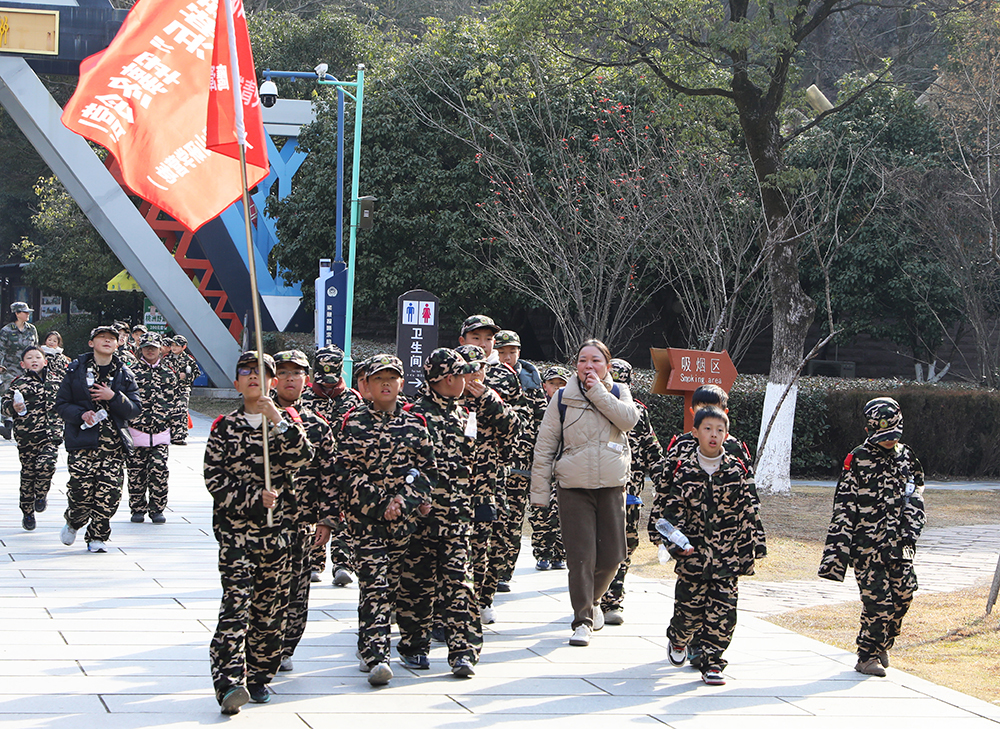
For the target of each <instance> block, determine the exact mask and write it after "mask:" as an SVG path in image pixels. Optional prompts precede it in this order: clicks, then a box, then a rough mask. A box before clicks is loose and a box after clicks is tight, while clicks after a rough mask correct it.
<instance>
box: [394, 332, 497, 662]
mask: <svg viewBox="0 0 1000 729" xmlns="http://www.w3.org/2000/svg"><path fill="white" fill-rule="evenodd" d="M471 371H472V365H470V364H468V363H466V362H465V360H464V359H462V356H461V355H460V354H459V353H458V352H456V351H455V350H453V349H447V348H444V347H442V348H439V349H435V350H434V351H433V352H431V354H430V356H429V357H428V358H427V361H426V362H424V373H425V378H426V387H425V389H424V392H423V395H422V396H420V397H419V398H418V399H417V401H416V402H415V403H414V404H413V407H412V408H411V410H410V412H412V413H414V414H417V415H420V416H422V417H423V418H424V420H425V421H426V423H427V431H428V433H429V434H430V438H431V443H432V445H433V448H434V460H435V463H436V464H437V471H438V479H437V482H436V483H434V484H432V490H431V511H430V513H429V514H428V515H427V517H425V518H424V519H422V520H421V522H420V525H419V527H418V528H417V531H416V532H415V533H414V534H413V536H412V537H410V542H409V544H408V545H407V549H406V556H405V557H404V559H403V570H402V573H401V575H400V580H399V593H398V594H397V598H396V622H397V624H398V625H399V633H400V640H399V647H398V650H399V654H400V656H401V657H402V658H403V662H404V663H406V665H408V666H409V665H412V666H414V667H420V668H423V667H424V666H425V665H426V666H429V665H430V664H429V663H428V661H427V654H428V652H429V651H430V644H431V635H430V633H431V624H432V621H433V609H434V604H435V598H436V597H437V598H438V601H439V604H441V605H443V606H444V612H443V613H442V614H441V615H440V616H439V617H440V618H441V619H442V620H443V621H444V624H445V635H446V638H447V642H448V663H449V665H450V666H451V670H452V674H453V675H455V676H457V677H461V678H467V677H470V676H472V675H474V674H475V670H474V666H475V664H476V663H477V662H478V661H479V651H480V650H481V649H482V646H483V632H482V625H481V623H480V621H479V610H478V609H477V608H476V592H475V586H474V585H473V581H472V579H473V578H472V560H471V545H470V535H471V532H472V516H473V503H474V502H473V491H472V486H471V483H470V482H471V476H472V467H473V463H474V462H475V447H476V439H475V430H474V426H472V425H470V418H469V413H468V412H467V411H466V410H465V408H463V407H461V406H460V405H459V403H458V398H460V397H461V396H462V394H463V393H464V392H465V375H466V374H467V373H469V372H471Z"/></svg>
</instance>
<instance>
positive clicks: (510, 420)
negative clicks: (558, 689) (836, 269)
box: [439, 344, 520, 625]
mask: <svg viewBox="0 0 1000 729" xmlns="http://www.w3.org/2000/svg"><path fill="white" fill-rule="evenodd" d="M455 351H456V352H458V353H459V354H460V355H462V357H463V358H464V359H465V361H466V362H468V363H469V364H470V365H472V366H473V367H474V368H475V369H474V370H473V371H472V372H470V373H469V374H467V375H466V376H465V393H464V394H463V396H462V398H461V399H460V400H459V404H461V405H462V406H463V407H465V408H466V409H468V410H469V412H470V413H471V414H472V415H473V416H474V417H475V423H476V464H475V466H474V467H473V469H472V490H473V493H474V494H475V502H474V509H473V527H472V574H473V579H474V581H475V585H476V597H477V598H478V600H479V610H480V615H481V619H482V623H483V624H484V625H489V624H491V623H494V622H496V612H495V610H494V608H493V597H494V595H496V591H497V584H498V575H497V570H496V567H497V566H498V565H497V564H496V563H495V561H494V545H496V544H497V543H498V542H496V541H494V540H495V531H498V530H499V528H500V527H499V525H500V524H501V521H500V519H499V518H498V515H499V513H501V512H500V505H501V504H504V502H505V499H504V494H503V493H502V492H501V491H500V489H501V488H503V487H502V486H501V485H500V479H498V478H497V474H498V473H499V472H502V471H503V465H502V461H501V453H507V452H509V451H510V447H511V445H512V444H513V441H514V438H516V436H517V433H518V431H519V428H520V421H519V420H518V418H517V415H516V414H515V412H514V409H513V408H511V407H510V406H509V405H507V404H506V403H505V402H504V401H503V400H502V399H501V398H500V396H499V395H497V393H496V392H495V391H494V390H493V389H492V388H490V387H488V386H487V385H486V383H485V382H484V380H485V372H484V367H483V365H484V363H485V361H486V354H485V352H483V350H482V349H481V348H480V347H478V346H476V345H473V344H462V345H459V347H458V349H456V350H455ZM439 612H440V611H439Z"/></svg>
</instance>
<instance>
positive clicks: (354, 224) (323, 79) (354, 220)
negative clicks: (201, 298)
mask: <svg viewBox="0 0 1000 729" xmlns="http://www.w3.org/2000/svg"><path fill="white" fill-rule="evenodd" d="M327 70H328V66H327V64H325V63H321V64H319V65H318V66H316V68H315V69H313V70H312V71H311V72H310V71H272V70H271V69H269V68H266V69H264V72H263V74H262V75H263V77H264V82H263V83H262V84H261V85H260V92H259V93H260V95H261V99H262V102H263V97H264V95H265V93H266V94H267V96H268V99H269V101H270V102H271V103H272V105H273V103H274V102H276V101H277V98H278V88H277V86H276V85H275V84H274V81H273V80H272V79H276V78H291V79H315V80H316V83H318V84H319V85H320V86H334V87H336V88H337V226H336V232H337V242H336V246H337V247H336V256H335V258H334V263H338V262H339V263H343V262H344V257H343V250H344V248H343V246H344V243H343V230H344V222H343V217H344V215H343V213H344V200H343V194H344V97H345V96H350V97H351V99H353V100H354V154H353V157H352V164H351V232H350V237H349V239H348V248H347V286H346V289H347V291H346V293H345V302H346V307H347V309H346V312H345V317H346V321H345V324H344V342H343V350H344V379H345V380H346V381H347V382H350V381H351V373H352V371H353V369H354V359H353V358H352V357H351V338H352V336H353V329H354V271H355V261H354V258H355V251H356V249H357V239H358V228H359V227H360V226H361V198H360V197H359V189H360V184H359V183H360V179H361V120H362V109H363V106H364V89H365V66H364V64H363V63H360V64H358V75H357V79H356V80H355V81H340V80H338V79H337V78H336V77H334V76H331V75H330V74H329V73H327ZM345 89H354V93H353V94H351V93H350V92H348V91H345Z"/></svg>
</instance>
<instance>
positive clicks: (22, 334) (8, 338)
mask: <svg viewBox="0 0 1000 729" xmlns="http://www.w3.org/2000/svg"><path fill="white" fill-rule="evenodd" d="M18 303H20V302H14V304H12V305H11V311H15V309H14V307H15V306H17V304H18ZM21 311H31V309H28V308H27V307H26V306H25V308H24V309H21ZM37 344H38V330H37V329H35V325H34V324H32V323H31V322H25V323H24V331H21V330H20V329H18V328H17V322H16V321H12V322H11V323H10V324H8V325H7V326H5V327H4V328H3V329H0V367H3V368H4V371H3V372H0V393H2V392H6V391H7V388H8V387H10V383H11V382H13V380H14V378H15V377H18V376H19V375H22V374H23V373H24V371H23V370H22V369H21V352H23V351H24V348H25V347H28V346H31V345H37Z"/></svg>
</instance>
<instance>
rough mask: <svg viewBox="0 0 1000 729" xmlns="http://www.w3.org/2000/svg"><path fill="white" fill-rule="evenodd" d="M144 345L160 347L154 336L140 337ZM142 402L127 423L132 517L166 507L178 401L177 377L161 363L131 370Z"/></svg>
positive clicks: (142, 361)
mask: <svg viewBox="0 0 1000 729" xmlns="http://www.w3.org/2000/svg"><path fill="white" fill-rule="evenodd" d="M142 341H143V344H144V345H145V344H147V343H148V344H149V345H151V346H155V347H159V344H160V338H159V337H158V336H156V335H152V336H150V335H148V334H147V335H146V336H145V337H143V340H142ZM132 372H133V374H134V375H135V382H136V385H137V386H138V388H139V399H140V400H141V401H142V413H141V414H140V415H139V417H138V418H136V419H134V420H133V421H132V422H130V423H129V428H130V430H131V433H132V443H133V446H134V447H133V448H132V451H131V452H130V453H129V454H128V458H127V459H126V461H127V466H128V507H129V510H130V511H131V512H132V515H133V516H135V515H137V514H139V515H145V514H146V512H147V511H148V512H149V513H150V514H162V513H163V512H164V510H165V509H166V508H167V482H168V479H169V477H170V471H169V468H168V466H167V451H168V448H169V446H170V418H171V415H172V413H173V410H174V403H175V402H176V398H177V389H178V380H177V374H176V373H175V372H174V371H173V370H172V369H170V368H169V367H168V366H167V365H166V364H164V362H163V360H162V359H161V360H159V361H158V362H157V363H156V364H155V365H150V364H149V363H148V362H146V361H145V360H143V359H141V358H140V360H139V361H138V362H137V363H136V364H135V366H134V367H132ZM139 521H141V519H139Z"/></svg>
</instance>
